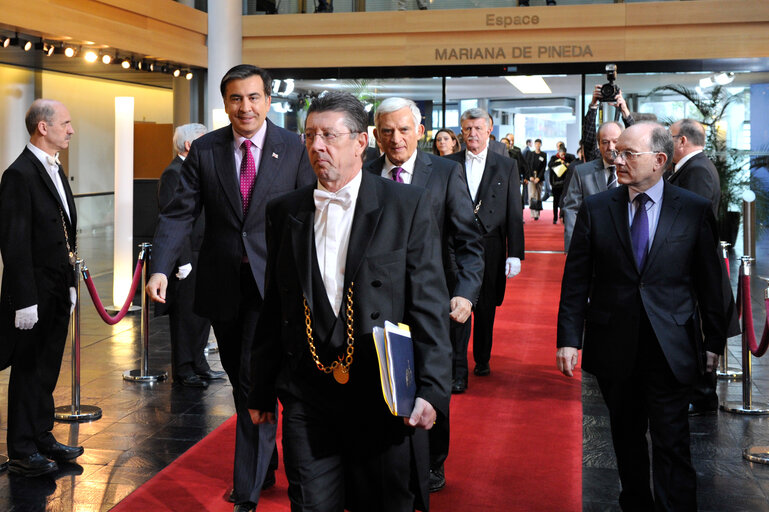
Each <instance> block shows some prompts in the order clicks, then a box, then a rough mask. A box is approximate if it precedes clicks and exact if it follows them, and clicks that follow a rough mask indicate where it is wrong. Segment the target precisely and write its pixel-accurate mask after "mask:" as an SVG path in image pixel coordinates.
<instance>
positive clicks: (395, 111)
mask: <svg viewBox="0 0 769 512" xmlns="http://www.w3.org/2000/svg"><path fill="white" fill-rule="evenodd" d="M421 120H422V114H421V112H420V111H419V107H417V105H416V104H415V103H414V102H413V101H411V100H407V99H405V98H387V99H386V100H384V101H383V102H382V103H381V104H380V105H379V107H377V110H376V113H375V114H374V124H375V126H376V128H375V129H374V136H375V137H376V138H377V141H378V143H379V145H380V146H381V147H382V149H383V150H384V155H383V156H381V157H380V158H378V159H377V160H374V161H373V162H368V163H367V164H366V165H365V166H364V169H365V170H366V171H369V172H371V173H373V174H376V175H377V176H380V175H381V176H382V177H384V178H388V179H391V180H394V181H399V182H403V183H408V184H411V185H416V186H418V187H423V188H426V189H427V191H428V192H429V195H430V200H431V202H432V212H433V217H434V219H435V222H436V225H437V226H438V231H439V233H440V236H441V248H442V253H443V272H444V275H445V276H446V283H447V285H448V293H449V296H450V297H451V301H450V304H449V309H450V313H449V316H450V319H449V318H446V322H449V321H450V323H451V325H450V328H449V332H450V337H451V344H452V349H454V347H458V346H461V345H458V344H459V343H460V342H462V340H461V334H462V333H463V329H462V324H464V323H465V322H466V321H467V319H468V318H469V317H470V314H471V313H472V307H473V304H475V302H476V301H477V300H478V294H479V292H480V289H481V279H482V277H483V246H482V245H481V236H480V232H479V230H478V226H476V223H475V218H474V216H473V203H472V201H471V200H470V194H469V193H468V191H467V185H466V183H465V180H464V178H463V177H462V174H463V172H462V166H461V165H459V164H458V163H456V162H452V161H451V160H448V159H446V158H441V157H439V156H435V155H432V154H429V153H425V152H422V151H419V150H418V149H417V146H418V143H419V139H421V138H422V136H423V135H424V126H423V125H422V123H421ZM457 350H459V349H457ZM462 364H464V368H460V369H459V370H458V369H457V368H456V366H457V365H459V366H461V365H462ZM452 366H453V368H452V377H453V381H452V392H463V391H464V390H465V387H466V382H467V348H466V347H465V354H464V355H463V356H462V357H456V358H454V364H453V365H452ZM457 373H460V374H461V375H462V376H463V377H462V378H457ZM448 452H449V419H448V416H444V415H443V414H441V413H440V412H439V413H438V419H437V421H436V424H435V426H434V427H433V428H432V429H431V430H430V482H429V489H430V492H435V491H439V490H441V489H442V488H443V487H444V486H445V485H446V478H445V476H444V471H443V462H444V461H445V460H446V457H447V456H448Z"/></svg>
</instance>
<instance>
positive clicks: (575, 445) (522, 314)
mask: <svg viewBox="0 0 769 512" xmlns="http://www.w3.org/2000/svg"><path fill="white" fill-rule="evenodd" d="M542 213H543V215H542V218H541V219H540V220H539V221H533V220H530V219H529V217H528V210H527V211H526V225H525V230H526V249H527V251H561V250H562V249H563V226H562V225H561V224H558V225H553V224H552V212H551V211H548V210H545V211H543V212H542ZM564 260H565V256H564V255H563V254H537V253H528V254H527V255H526V259H525V261H524V262H523V271H522V273H521V274H520V275H519V276H517V277H515V278H514V279H511V280H509V281H508V285H507V292H506V294H505V302H504V304H503V305H502V306H501V307H500V308H498V309H497V320H496V325H495V334H494V348H493V350H492V357H491V371H492V373H491V376H490V377H484V378H478V377H474V376H472V375H471V376H470V382H469V388H468V390H467V392H466V393H465V394H463V395H454V396H453V397H452V400H451V407H452V409H451V424H452V430H451V434H452V439H451V450H450V455H449V458H448V460H447V461H446V480H447V485H446V488H445V489H444V490H443V491H441V492H439V493H436V494H433V495H431V509H432V510H433V511H436V512H460V511H461V512H467V511H476V510H483V511H487V512H490V511H500V512H502V511H505V512H507V511H547V512H552V511H558V512H570V511H575V512H576V511H581V510H582V471H581V468H582V406H581V396H580V380H579V379H578V378H574V379H567V378H565V377H563V376H562V375H561V374H560V373H559V372H558V371H557V370H556V369H555V332H556V316H557V311H558V296H559V291H560V282H561V274H562V271H563V263H564ZM470 364H471V366H472V352H470ZM278 445H279V446H280V443H279V444H278ZM233 449H234V420H233V419H230V420H228V421H227V422H225V423H224V424H223V425H222V426H221V427H219V428H218V429H217V430H216V431H214V432H213V433H211V434H210V435H209V436H208V437H206V438H205V439H203V440H202V441H201V442H199V443H198V444H197V445H195V446H194V447H192V448H191V449H190V450H189V451H188V452H187V453H185V454H184V455H182V456H181V457H179V458H178V459H177V460H176V461H174V462H173V463H172V464H171V465H169V466H168V467H167V468H166V469H164V470H163V471H162V472H161V473H159V474H158V475H157V476H155V477H154V478H153V479H152V480H150V481H149V482H147V483H146V484H145V485H143V486H142V487H140V488H139V489H137V490H136V491H135V492H134V493H133V494H131V495H130V496H128V497H127V498H126V499H125V500H123V501H122V502H121V503H120V504H119V505H118V506H117V507H115V508H114V509H113V510H116V511H118V512H123V511H138V510H153V511H169V510H173V511H182V510H184V511H187V510H206V511H214V512H218V511H222V512H224V511H230V510H232V505H231V504H229V503H226V502H225V501H224V500H223V499H222V494H223V493H224V491H225V489H226V488H227V487H228V486H229V485H230V482H231V475H232V451H233ZM286 489H287V483H286V479H285V475H283V474H282V472H280V471H279V472H278V483H277V485H276V487H275V488H273V489H271V490H269V491H267V492H265V493H263V494H262V499H261V501H260V503H259V507H258V508H257V510H258V511H263V512H265V511H266V512H278V511H280V512H287V511H288V510H289V503H288V498H287V496H286ZM169 504H172V505H169ZM170 506H173V508H170Z"/></svg>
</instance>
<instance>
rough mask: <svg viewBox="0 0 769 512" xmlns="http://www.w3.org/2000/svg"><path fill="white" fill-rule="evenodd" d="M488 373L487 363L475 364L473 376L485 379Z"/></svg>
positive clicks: (489, 370) (489, 371)
mask: <svg viewBox="0 0 769 512" xmlns="http://www.w3.org/2000/svg"><path fill="white" fill-rule="evenodd" d="M490 373H491V368H489V363H477V364H476V365H475V368H473V374H474V375H475V376H477V377H486V376H487V375H489V374H490Z"/></svg>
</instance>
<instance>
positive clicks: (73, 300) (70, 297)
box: [69, 286, 77, 315]
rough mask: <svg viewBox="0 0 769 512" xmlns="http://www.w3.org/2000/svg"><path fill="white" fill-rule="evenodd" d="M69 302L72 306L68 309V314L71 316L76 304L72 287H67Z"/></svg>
mask: <svg viewBox="0 0 769 512" xmlns="http://www.w3.org/2000/svg"><path fill="white" fill-rule="evenodd" d="M69 301H70V302H71V303H72V306H70V308H69V314H70V315H71V314H72V312H73V311H75V304H77V290H75V287H74V286H70V287H69Z"/></svg>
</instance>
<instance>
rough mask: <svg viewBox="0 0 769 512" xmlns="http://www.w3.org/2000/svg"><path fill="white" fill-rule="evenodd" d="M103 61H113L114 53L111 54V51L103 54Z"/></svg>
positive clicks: (105, 62)
mask: <svg viewBox="0 0 769 512" xmlns="http://www.w3.org/2000/svg"><path fill="white" fill-rule="evenodd" d="M101 61H102V62H103V63H104V64H109V63H110V62H112V55H110V54H109V53H105V54H104V55H102V56H101Z"/></svg>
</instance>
